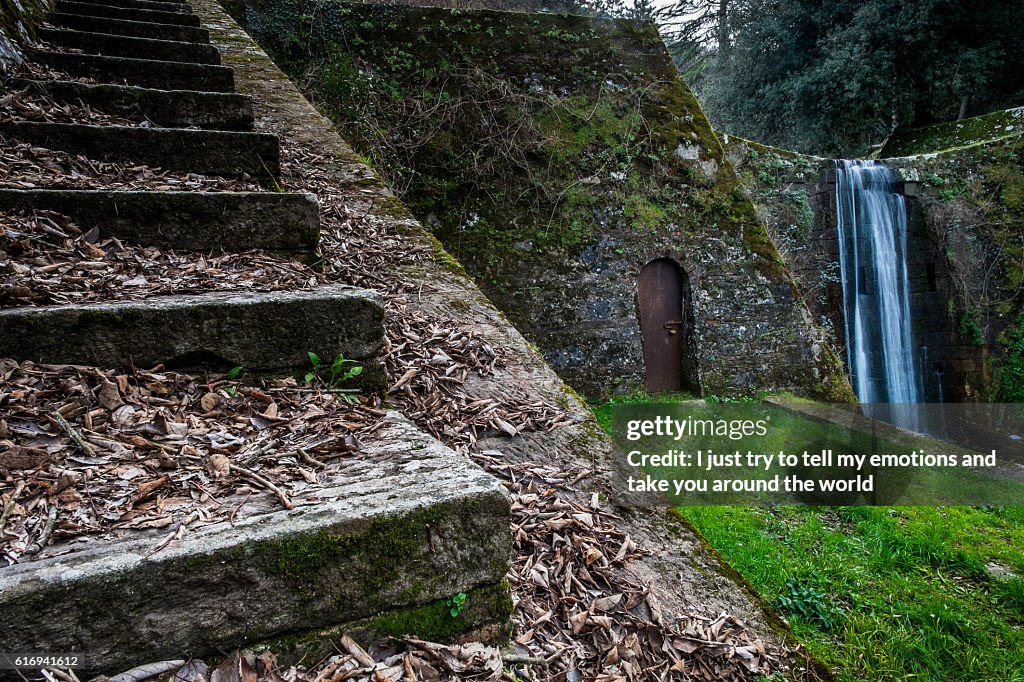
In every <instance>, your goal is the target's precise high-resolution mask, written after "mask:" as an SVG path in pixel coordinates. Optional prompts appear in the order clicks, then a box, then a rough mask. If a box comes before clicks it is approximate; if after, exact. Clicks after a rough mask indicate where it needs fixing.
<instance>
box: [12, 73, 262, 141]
mask: <svg viewBox="0 0 1024 682" xmlns="http://www.w3.org/2000/svg"><path fill="white" fill-rule="evenodd" d="M13 85H14V86H15V87H23V86H25V85H31V87H32V88H33V89H34V90H35V91H37V92H40V93H43V94H46V95H47V96H49V97H50V98H52V99H54V100H55V101H57V102H62V103H71V104H76V103H78V102H84V103H85V104H88V105H89V106H91V107H92V108H94V109H96V110H98V111H102V112H104V113H107V114H114V115H117V116H123V117H124V118H130V119H134V120H137V121H142V120H149V121H152V122H153V123H155V124H157V125H159V126H163V127H165V128H185V127H189V126H198V127H200V128H205V129H209V130H235V131H243V132H247V131H250V130H252V125H253V114H252V100H251V99H250V98H249V97H247V96H245V95H236V94H233V93H221V92H198V91H195V90H157V89H154V88H139V87H134V86H130V85H112V84H102V85H92V84H89V83H79V82H77V81H15V82H14V83H13Z"/></svg>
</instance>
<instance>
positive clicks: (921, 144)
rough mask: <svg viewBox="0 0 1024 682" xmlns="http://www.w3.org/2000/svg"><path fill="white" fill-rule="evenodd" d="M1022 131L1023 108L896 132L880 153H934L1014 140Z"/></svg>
mask: <svg viewBox="0 0 1024 682" xmlns="http://www.w3.org/2000/svg"><path fill="white" fill-rule="evenodd" d="M1022 132H1024V107H1017V108H1016V109H1007V110H1005V111H995V112H992V113H990V114H985V115H984V116H974V117H972V118H965V119H963V120H962V121H948V122H945V123H938V124H935V125H930V126H925V127H923V128H912V129H907V130H903V129H897V130H896V132H895V133H893V135H892V137H891V138H889V141H888V142H886V144H885V146H884V147H883V148H882V150H881V152H880V154H881V155H882V156H884V157H886V158H894V157H899V156H912V155H915V154H934V153H936V152H944V151H949V150H953V149H956V148H958V147H967V146H970V145H976V144H979V143H985V142H993V141H995V140H999V139H1004V138H1007V137H1016V136H1019V135H1020V134H1021V133H1022Z"/></svg>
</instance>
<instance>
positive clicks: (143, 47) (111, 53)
mask: <svg viewBox="0 0 1024 682" xmlns="http://www.w3.org/2000/svg"><path fill="white" fill-rule="evenodd" d="M37 33H38V35H39V37H40V38H41V39H42V40H45V41H46V42H48V43H51V44H53V45H59V46H61V47H65V48H70V49H72V50H81V51H82V52H84V53H86V54H99V55H104V56H107V57H138V56H140V55H141V56H144V57H145V58H146V59H155V60H159V61H164V62H185V63H189V64H220V52H218V51H217V48H215V47H214V46H213V45H209V44H203V43H188V42H182V41H177V40H154V39H152V38H134V37H131V36H121V35H107V34H105V33H90V32H88V31H76V30H72V29H66V28H46V27H43V28H40V29H38V31H37Z"/></svg>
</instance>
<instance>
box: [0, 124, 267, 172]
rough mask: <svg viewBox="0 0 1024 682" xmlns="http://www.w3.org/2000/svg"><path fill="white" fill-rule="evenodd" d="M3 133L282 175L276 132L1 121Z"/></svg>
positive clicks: (163, 162)
mask: <svg viewBox="0 0 1024 682" xmlns="http://www.w3.org/2000/svg"><path fill="white" fill-rule="evenodd" d="M0 134H2V135H6V136H8V137H12V138H14V139H17V140H23V141H25V142H30V143H31V144H34V145H38V146H40V147H46V148H47V149H58V150H63V151H66V152H69V153H73V154H84V155H85V156H88V157H90V158H94V159H117V160H122V161H130V162H133V163H144V164H148V165H150V166H159V167H160V168H164V169H166V170H179V171H185V172H189V173H204V174H208V175H228V176H231V175H241V174H243V173H248V174H249V175H253V176H260V177H264V176H276V175H278V174H279V173H280V151H281V150H280V145H279V144H278V139H277V136H276V135H268V134H265V133H234V132H224V131H215V130H181V129H175V128H141V127H139V128H136V127H132V126H90V125H80V124H77V123H36V122H29V121H13V122H7V123H0Z"/></svg>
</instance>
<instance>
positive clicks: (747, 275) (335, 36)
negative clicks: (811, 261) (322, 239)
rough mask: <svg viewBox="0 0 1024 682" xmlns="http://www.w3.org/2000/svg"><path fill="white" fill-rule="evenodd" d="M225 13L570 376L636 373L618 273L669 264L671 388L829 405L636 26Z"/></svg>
mask: <svg viewBox="0 0 1024 682" xmlns="http://www.w3.org/2000/svg"><path fill="white" fill-rule="evenodd" d="M232 9H233V13H234V15H235V16H236V17H237V18H239V19H240V20H241V23H242V24H243V26H245V27H246V29H247V30H248V31H249V32H250V33H251V34H252V35H253V36H254V37H255V38H256V39H257V40H258V41H259V42H260V43H261V44H262V45H263V46H264V47H265V48H266V49H268V51H269V52H271V53H272V55H273V56H274V57H275V59H276V60H277V61H278V63H279V64H281V65H282V66H283V67H284V68H285V70H286V71H288V72H289V73H290V75H291V76H292V77H293V78H295V79H297V80H298V81H299V82H302V83H304V84H306V86H307V92H308V94H309V95H310V96H311V97H312V98H313V99H314V100H315V101H316V102H317V104H318V106H320V107H321V109H322V110H323V111H325V113H327V114H328V115H329V116H330V117H331V118H332V120H334V122H335V123H336V124H337V125H338V126H339V127H340V129H341V130H342V132H343V134H344V135H345V137H346V138H347V139H349V140H350V141H351V142H352V143H353V145H354V146H355V147H356V148H357V150H358V151H360V152H361V153H362V154H364V155H366V156H368V157H369V158H370V159H371V160H372V161H373V162H374V163H375V165H376V167H377V169H378V170H379V171H380V172H381V173H382V174H383V175H385V176H386V177H387V178H388V179H389V181H390V182H391V184H392V186H393V187H394V188H395V189H396V191H397V192H398V193H399V194H400V195H401V197H402V199H403V200H404V201H405V202H406V203H407V205H409V206H410V207H411V208H412V210H413V211H414V213H416V215H417V217H419V218H420V219H421V220H422V221H423V222H424V223H425V224H426V225H427V226H428V227H430V228H431V230H432V231H433V232H434V234H435V235H436V236H437V237H438V238H439V239H440V240H441V242H442V243H443V244H444V246H445V248H446V249H447V250H448V251H450V252H451V253H452V254H453V255H455V256H456V257H457V258H458V260H459V261H460V262H461V263H463V264H464V265H465V267H466V269H467V270H468V271H469V272H470V274H471V275H472V276H473V277H474V279H476V281H477V282H478V283H479V284H480V286H481V288H483V289H484V291H485V293H486V294H487V296H488V297H489V298H491V300H493V301H494V302H495V303H496V304H497V305H498V307H499V308H500V309H501V310H502V311H503V312H504V313H505V314H506V315H507V316H508V317H509V318H510V319H511V321H512V322H513V323H514V324H515V325H516V327H517V328H518V329H520V330H521V331H522V332H523V333H524V335H525V336H526V337H527V338H528V339H529V340H531V341H532V342H533V343H534V344H536V345H537V346H538V347H539V348H540V349H541V350H542V351H543V353H544V355H545V357H546V358H547V359H548V361H549V362H550V363H551V364H552V365H553V366H554V367H555V369H556V370H557V371H558V372H559V373H560V374H561V376H562V377H563V378H564V379H566V380H567V381H568V382H569V383H570V384H572V385H573V386H574V387H575V388H577V389H578V390H580V391H582V392H584V393H586V394H588V395H592V396H598V395H604V394H607V393H609V392H611V391H613V390H619V391H626V390H631V389H636V388H640V387H642V386H643V385H644V362H643V355H642V346H641V343H642V336H641V329H640V326H639V323H638V300H637V277H638V274H639V272H640V270H641V268H642V267H643V266H644V265H645V264H646V263H648V262H650V261H652V260H654V259H659V258H669V259H672V260H673V261H675V262H676V263H677V264H678V265H679V266H680V267H681V269H682V271H683V272H684V273H685V275H686V278H687V279H688V281H689V284H690V288H691V301H692V310H689V311H682V310H681V311H680V319H683V320H686V319H691V320H692V327H691V328H690V329H688V330H686V333H687V334H688V337H689V340H690V344H689V346H690V348H692V357H690V358H687V362H686V364H687V366H689V367H691V368H692V369H691V371H690V376H689V377H687V378H686V381H684V383H685V384H689V385H690V386H692V387H695V388H697V389H698V390H699V391H702V392H704V393H710V394H724V395H739V394H752V393H755V392H757V391H765V390H778V389H789V390H794V391H797V392H800V393H803V394H808V395H814V396H817V397H825V398H835V399H848V397H849V395H850V394H849V389H848V385H847V383H846V381H845V378H844V377H843V376H842V372H841V369H840V365H839V363H838V362H837V360H836V358H835V357H834V356H833V355H832V354H831V352H830V350H829V349H828V347H827V345H826V344H824V343H822V342H821V340H820V336H819V333H818V331H817V330H816V329H815V328H814V326H813V324H811V322H810V318H809V316H808V314H807V311H806V310H805V308H804V307H803V306H802V304H801V302H800V300H799V298H798V297H797V296H795V288H794V286H793V281H792V278H791V277H790V275H789V273H788V272H787V270H786V268H785V265H784V263H783V262H782V261H781V259H780V258H779V256H778V254H777V252H776V250H775V248H774V247H773V245H772V243H771V241H770V240H769V239H768V238H767V235H766V233H765V230H764V226H763V225H762V224H761V223H760V222H759V221H758V219H757V217H756V215H755V213H754V209H753V205H752V204H751V203H750V201H749V199H748V197H747V195H746V193H745V192H744V191H743V189H742V188H741V187H740V185H739V183H738V181H737V179H736V176H735V173H734V172H733V169H732V167H731V165H730V164H729V163H728V161H727V160H726V159H725V158H724V156H723V151H722V148H721V145H720V144H719V143H718V141H717V139H716V138H715V136H714V134H713V132H712V131H711V127H710V124H709V123H708V121H707V119H706V118H705V116H704V114H703V113H702V112H701V110H700V108H699V106H698V104H697V102H696V100H695V99H694V97H693V95H692V93H691V92H690V91H689V89H688V88H687V87H686V85H685V84H684V83H683V82H682V80H681V79H680V78H679V77H678V74H677V72H676V70H675V67H674V66H673V64H672V61H671V59H670V58H669V55H668V53H667V51H666V50H665V47H664V44H663V43H662V41H661V39H660V37H659V36H658V34H657V32H656V30H655V29H654V28H653V26H650V25H637V24H633V23H630V22H626V21H607V20H594V19H588V18H583V17H575V16H557V15H549V14H515V13H507V12H488V11H456V10H447V9H428V8H409V7H381V6H364V5H353V4H345V3H340V2H333V1H331V2H326V1H325V2H312V1H306V2H303V1H300V0H246V1H245V2H244V4H242V3H236V4H235V5H234V6H233V8H232ZM481 103H482V104H481Z"/></svg>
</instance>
